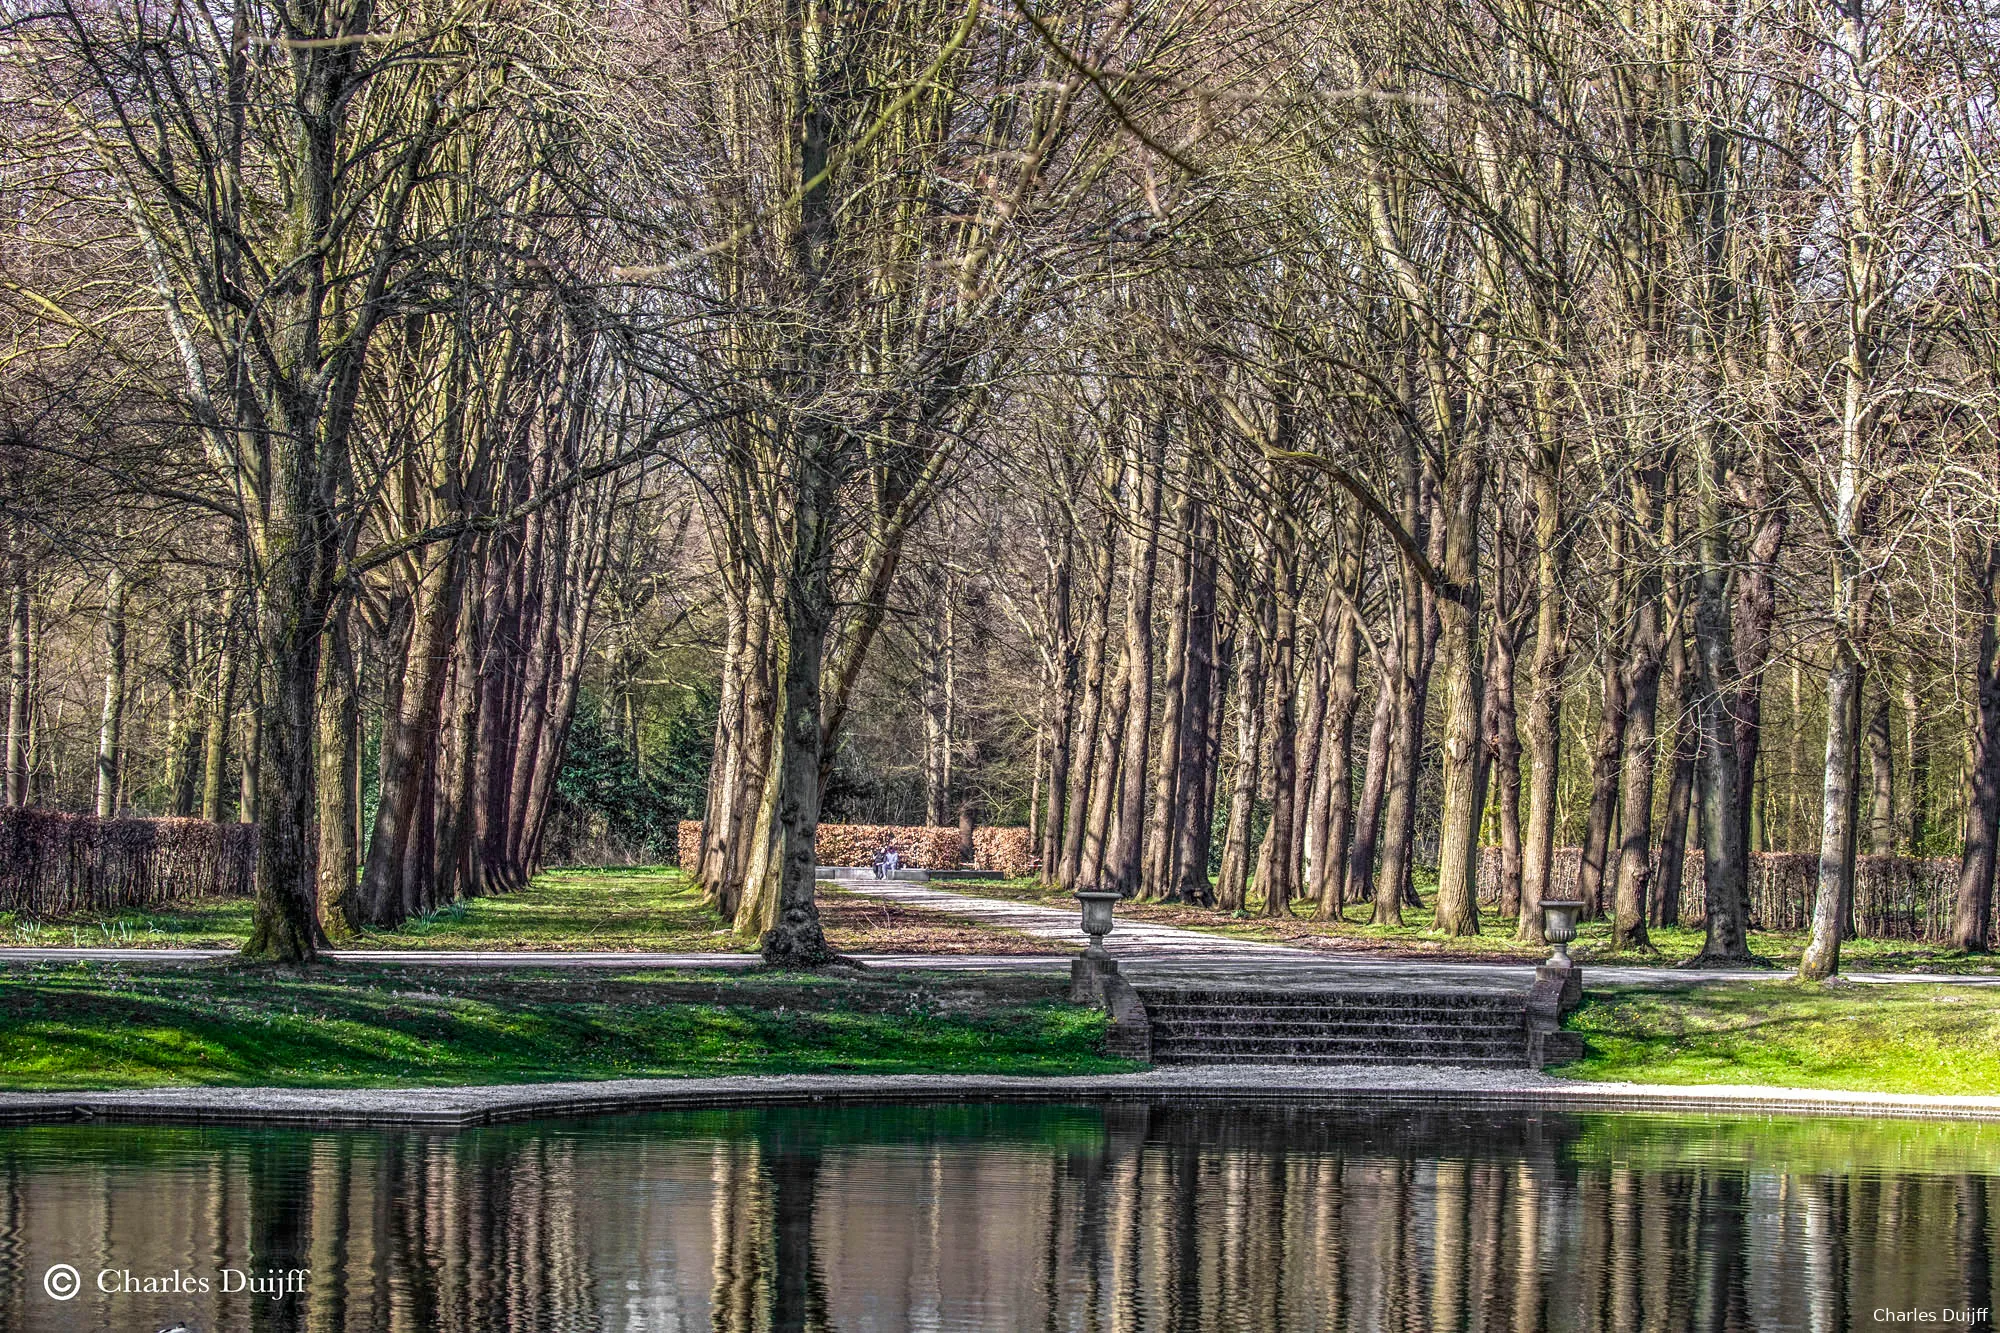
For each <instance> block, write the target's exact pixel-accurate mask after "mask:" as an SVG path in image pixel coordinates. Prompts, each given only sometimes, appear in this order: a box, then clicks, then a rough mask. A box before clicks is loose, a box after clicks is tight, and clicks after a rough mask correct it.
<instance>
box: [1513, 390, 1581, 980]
mask: <svg viewBox="0 0 2000 1333" xmlns="http://www.w3.org/2000/svg"><path fill="white" fill-rule="evenodd" d="M1534 387H1535V390H1536V393H1535V406H1536V412H1535V417H1536V420H1537V423H1538V429H1537V437H1538V438H1537V440H1536V448H1535V450H1534V452H1533V453H1532V454H1531V455H1530V458H1531V460H1532V467H1531V468H1530V470H1529V474H1528V475H1529V486H1530V490H1531V491H1532V492H1533V495H1534V501H1535V655H1534V658H1533V659H1532V661H1531V662H1530V663H1529V666H1528V707H1527V719H1526V721H1527V733H1528V827H1527V831H1526V834H1525V841H1524V844H1523V846H1522V848H1521V917H1520V922H1519V925H1518V926H1517V927H1516V929H1515V932H1514V933H1515V938H1516V939H1519V940H1522V941H1524V942H1527V943H1531V944H1540V943H1542V942H1543V930H1542V899H1543V898H1545V897H1547V896H1548V891H1549V873H1550V870H1551V868H1552V866H1553V865H1554V863H1555V841H1556V787H1557V780H1558V779H1559V778H1560V776H1561V768H1562V696H1563V676H1564V673H1565V672H1566V671H1567V670H1568V664H1569V630H1568V619H1567V616H1566V614H1565V611H1566V607H1567V601H1566V599H1567V597H1568V594H1569V590H1568V589H1567V588H1566V587H1564V586H1563V584H1564V578H1563V576H1564V564H1565V560H1564V556H1565V554H1566V552H1567V544H1566V540H1565V538H1564V535H1563V534H1564V533H1565V531H1566V530H1567V522H1566V518H1565V515H1564V514H1563V513H1562V499H1561V478H1560V472H1561V466H1562V464H1561V458H1562V444H1561V436H1560V434H1559V433H1558V432H1557V431H1556V430H1555V429H1554V428H1553V425H1552V424H1551V420H1550V418H1551V416H1552V414H1551V413H1550V411H1549V410H1548V398H1549V387H1548V384H1547V381H1546V379H1545V378H1538V379H1537V380H1536V382H1535V385H1534Z"/></svg>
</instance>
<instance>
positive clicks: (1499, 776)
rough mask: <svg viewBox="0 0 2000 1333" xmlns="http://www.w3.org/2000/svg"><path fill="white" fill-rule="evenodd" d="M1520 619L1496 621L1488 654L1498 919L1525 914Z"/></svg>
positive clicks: (1489, 752) (1489, 745)
mask: <svg viewBox="0 0 2000 1333" xmlns="http://www.w3.org/2000/svg"><path fill="white" fill-rule="evenodd" d="M1519 633H1520V626H1519V622H1518V620H1515V621H1513V622H1511V623H1508V624H1503V623H1501V622H1500V621H1499V620H1498V619H1497V618H1496V620H1495V622H1494V626H1493V635H1492V646H1491V650H1490V652H1489V653H1488V663H1487V674H1486V697H1487V698H1488V699H1489V700H1490V701H1491V703H1492V709H1491V717H1490V719H1489V721H1488V724H1487V731H1486V744H1487V753H1488V755H1489V756H1490V762H1491V763H1492V765H1493V779H1492V780H1493V783H1494V784H1495V786H1496V788H1497V791H1496V796H1495V801H1494V804H1495V808H1496V811H1497V814H1498V816H1499V825H1500V917H1501V919H1502V920H1514V919H1516V918H1518V917H1519V916H1520V914H1521V731H1520V725H1519V718H1518V715H1517V712H1516V709H1515V703H1514V671H1515V666H1516V661H1515V659H1516V654H1517V653H1518V652H1519V651H1520V645H1519V644H1518V643H1516V642H1515V640H1516V637H1517V636H1518V635H1519Z"/></svg>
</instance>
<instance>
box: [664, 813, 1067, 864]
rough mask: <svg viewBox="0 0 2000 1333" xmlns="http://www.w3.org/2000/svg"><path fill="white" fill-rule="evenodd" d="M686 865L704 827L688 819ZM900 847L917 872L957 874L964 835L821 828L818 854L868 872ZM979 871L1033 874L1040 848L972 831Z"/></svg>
mask: <svg viewBox="0 0 2000 1333" xmlns="http://www.w3.org/2000/svg"><path fill="white" fill-rule="evenodd" d="M679 834H680V836H679V839H678V841H679V843H680V856H681V860H680V863H681V864H682V865H684V866H691V865H693V864H694V863H695V861H696V860H697V859H699V857H700V852H701V824H700V822H699V821H697V820H692V819H684V820H682V821H681V824H680V829H679ZM892 842H893V843H895V844H896V848H897V850H898V851H899V852H900V853H901V854H902V862H903V864H904V865H905V866H907V867H908V868H910V869H912V870H956V869H957V868H958V867H959V864H960V863H959V859H958V830H957V829H956V828H941V827H930V826H925V825H913V826H909V827H898V826H896V825H893V824H821V825H820V826H819V837H818V839H817V844H816V848H815V850H816V852H817V854H818V857H819V863H820V864H821V865H823V866H865V865H872V864H873V863H874V860H875V857H876V855H877V853H879V852H881V850H882V849H883V848H885V847H887V846H888V845H889V844H890V843H892ZM972 852H973V867H974V868H975V869H978V870H991V871H993V872H994V873H995V874H998V875H1005V876H1009V877H1012V876H1018V875H1029V874H1033V873H1034V872H1035V870H1036V869H1037V868H1038V866H1039V862H1037V860H1036V859H1035V854H1034V844H1033V843H1032V842H1031V841H1030V840H1029V838H1028V830H1026V829H1024V828H975V829H974V830H973V831H972Z"/></svg>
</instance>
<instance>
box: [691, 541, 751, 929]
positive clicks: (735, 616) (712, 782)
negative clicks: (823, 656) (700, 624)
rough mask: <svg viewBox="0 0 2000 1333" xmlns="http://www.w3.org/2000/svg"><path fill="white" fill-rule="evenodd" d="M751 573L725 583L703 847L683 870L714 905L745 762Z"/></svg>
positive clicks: (746, 572) (726, 578)
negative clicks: (738, 773) (747, 590)
mask: <svg viewBox="0 0 2000 1333" xmlns="http://www.w3.org/2000/svg"><path fill="white" fill-rule="evenodd" d="M750 577H751V574H750V571H748V570H742V571H739V573H738V575H737V577H736V578H733V579H732V578H730V577H728V576H727V575H726V574H725V576H724V577H722V578H721V579H720V582H721V584H722V616H723V631H722V673H721V684H720V690H719V694H718V698H717V700H716V705H715V743H714V745H713V747H712V748H711V749H710V751H709V760H708V792H707V795H706V798H705V799H704V801H703V803H702V818H701V833H702V836H701V844H700V847H699V848H698V850H697V852H696V855H695V863H694V864H693V865H691V866H682V867H681V869H682V870H683V871H685V872H686V873H687V875H688V876H689V878H691V879H693V880H695V881H696V882H697V883H699V884H700V885H701V886H702V896H703V897H704V898H706V899H707V900H708V901H709V902H710V903H711V904H714V903H717V902H718V901H719V888H720V885H721V882H722V874H721V864H722V860H723V858H724V857H725V856H727V855H728V849H729V825H730V820H731V810H730V806H731V803H732V802H733V801H734V800H735V797H736V769H737V767H738V766H739V765H740V764H741V763H742V762H743V759H742V753H741V746H742V743H743V679H744V676H745V675H746V674H747V667H746V663H745V660H744V653H745V651H746V647H745V640H746V639H747V638H748V636H749V626H750V610H749V602H748V598H747V596H746V594H745V587H744V585H745V583H747V581H748V579H749V578H750Z"/></svg>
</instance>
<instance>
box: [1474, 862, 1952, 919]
mask: <svg viewBox="0 0 2000 1333" xmlns="http://www.w3.org/2000/svg"><path fill="white" fill-rule="evenodd" d="M1653 859H1654V862H1655V864H1654V866H1653V873H1654V874H1655V875H1657V874H1658V873H1659V865H1658V860H1659V855H1658V853H1657V852H1656V853H1655V854H1654V858H1653ZM1582 863H1583V849H1582V848H1580V847H1558V848H1556V851H1555V863H1554V864H1553V865H1552V866H1550V867H1549V896H1551V897H1555V898H1561V897H1568V896H1572V895H1574V894H1575V892H1576V878H1577V872H1578V869H1579V867H1580V866H1581V865H1582ZM1703 865H1704V862H1703V860H1702V854H1701V853H1700V852H1689V853H1688V854H1687V859H1686V860H1685V861H1683V862H1682V863H1681V924H1682V925H1684V926H1698V925H1700V924H1701V923H1702V920H1703V919H1704V917H1705V915H1706V913H1707V900H1706V897H1705V895H1704V893H1703V886H1702V871H1703ZM1818 885H1819V857H1817V856H1815V855H1814V854H1812V853H1811V852H1753V853H1751V856H1750V926H1751V929H1753V930H1804V929H1805V928H1806V924H1807V922H1808V921H1810V920H1811V919H1812V900H1813V894H1814V893H1815V892H1816V891H1817V889H1818ZM1605 889H1606V892H1607V893H1608V892H1609V891H1610V884H1609V882H1608V879H1607V883H1606V885H1605ZM1957 896H1958V858H1957V857H1955V856H1932V857H1909V856H1861V857H1856V858H1855V867H1854V927H1855V930H1856V931H1857V932H1858V933H1859V934H1861V935H1863V936H1865V937H1867V938H1869V939H1896V940H1924V941H1938V940H1946V939H1950V938H1951V917H1952V911H1953V908H1954V906H1955V905H1956V901H1957ZM1479 900H1480V902H1482V903H1485V904H1488V905H1492V904H1496V903H1498V902H1499V901H1500V849H1499V848H1497V847H1482V848H1480V849H1479Z"/></svg>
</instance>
